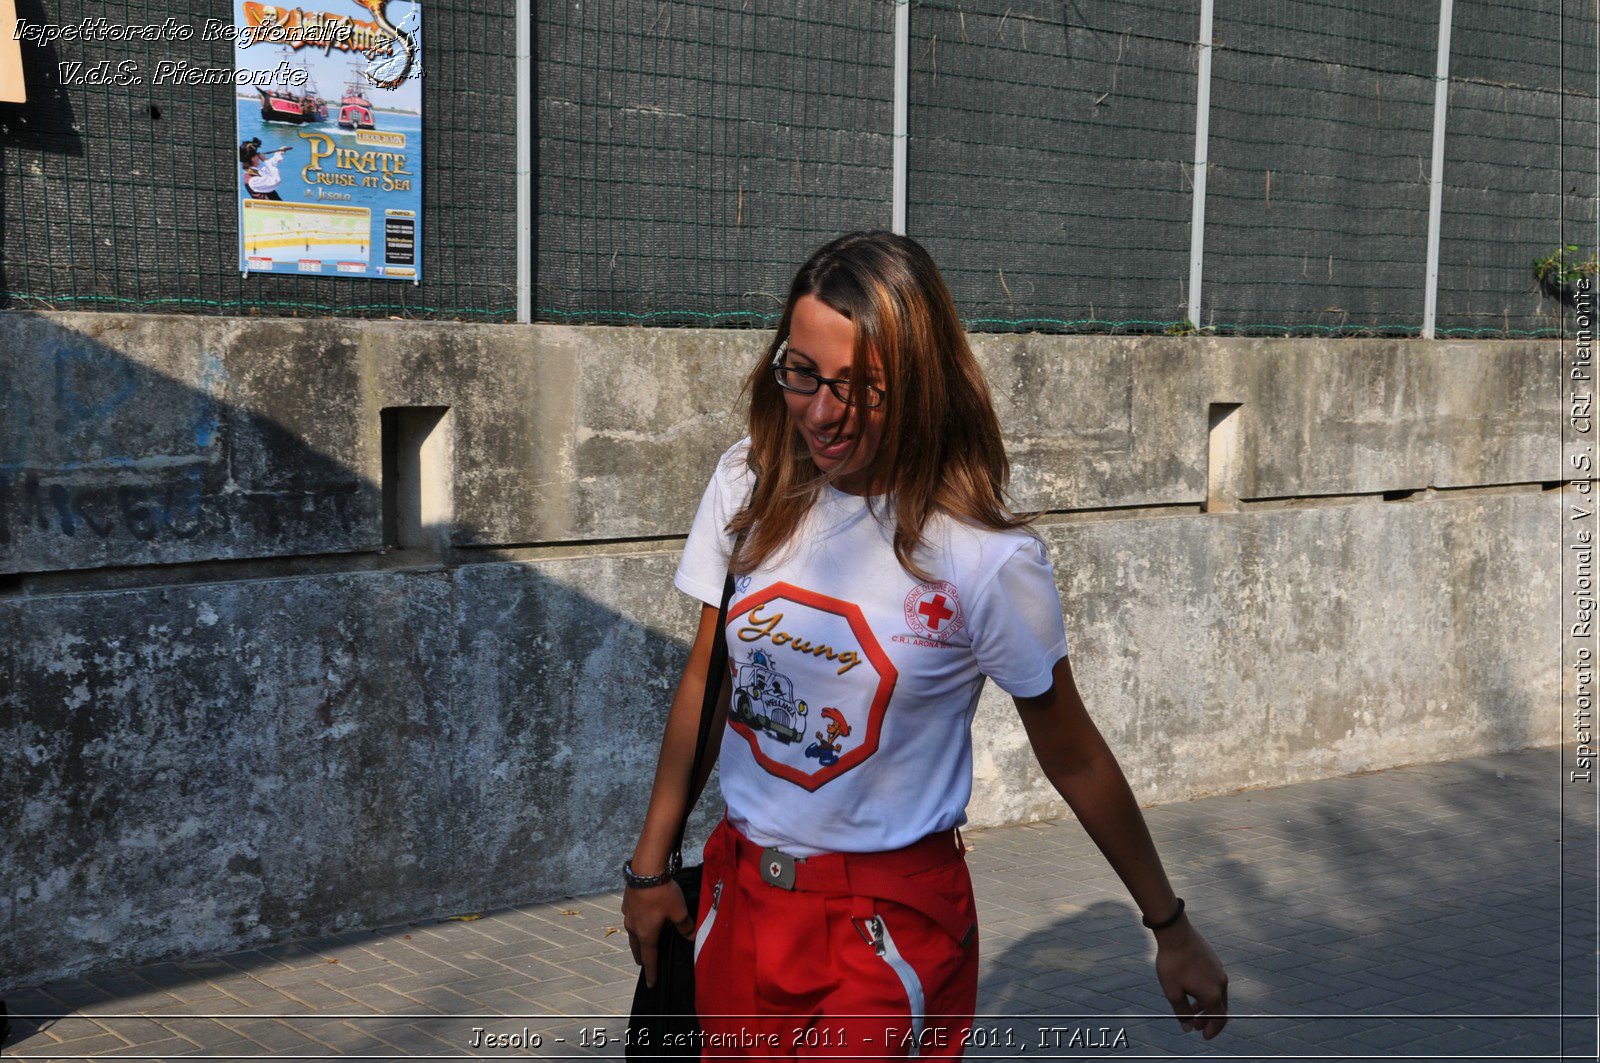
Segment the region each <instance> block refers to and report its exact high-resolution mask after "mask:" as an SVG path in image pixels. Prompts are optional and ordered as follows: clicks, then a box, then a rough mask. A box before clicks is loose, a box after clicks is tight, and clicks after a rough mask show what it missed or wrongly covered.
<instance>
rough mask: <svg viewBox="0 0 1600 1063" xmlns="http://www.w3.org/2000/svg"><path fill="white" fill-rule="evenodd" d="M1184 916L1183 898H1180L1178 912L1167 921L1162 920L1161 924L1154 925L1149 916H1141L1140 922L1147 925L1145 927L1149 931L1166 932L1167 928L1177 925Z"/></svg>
mask: <svg viewBox="0 0 1600 1063" xmlns="http://www.w3.org/2000/svg"><path fill="white" fill-rule="evenodd" d="M1182 915H1183V898H1182V897H1179V898H1178V910H1177V911H1175V912H1173V913H1172V914H1171V915H1169V916H1167V917H1166V918H1165V919H1163V920H1161V922H1159V923H1152V922H1151V921H1150V917H1149V916H1148V915H1141V916H1140V917H1139V922H1141V923H1143V924H1144V925H1145V927H1146V928H1147V929H1150V930H1165V929H1166V928H1167V927H1169V926H1171V925H1172V924H1173V923H1176V922H1177V921H1178V920H1179V918H1181V917H1182Z"/></svg>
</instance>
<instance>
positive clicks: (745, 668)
mask: <svg viewBox="0 0 1600 1063" xmlns="http://www.w3.org/2000/svg"><path fill="white" fill-rule="evenodd" d="M728 670H729V673H730V676H731V679H732V694H731V697H730V699H729V709H728V726H730V727H732V728H733V729H734V730H735V731H737V732H738V733H739V734H741V735H743V736H744V739H745V741H746V742H748V743H749V744H750V752H751V753H752V754H753V755H754V756H755V759H756V762H757V763H758V764H760V765H761V767H762V768H763V769H765V770H766V771H767V772H769V773H771V774H773V775H776V776H777V777H779V778H780V779H787V780H789V781H790V782H792V783H794V784H795V785H796V786H800V787H803V788H804V789H806V790H810V791H813V792H815V791H816V790H818V789H819V788H821V787H822V786H824V785H826V784H827V783H829V782H832V781H833V780H834V779H837V778H838V777H839V776H841V775H843V774H844V773H845V772H847V771H849V770H850V769H851V768H854V767H856V766H857V765H859V764H861V763H862V762H863V761H865V760H866V759H867V758H868V757H871V756H872V755H873V754H874V753H876V752H877V751H878V740H879V737H880V735H881V733H882V730H883V716H884V713H885V711H887V709H888V707H889V699H890V697H891V696H892V695H893V694H894V687H895V683H896V682H897V681H898V680H899V678H900V674H899V672H898V671H896V669H895V667H894V665H893V664H891V663H890V661H889V656H888V654H886V653H884V652H883V648H882V647H881V646H879V645H878V640H877V638H876V636H874V635H873V633H872V628H871V627H869V626H868V625H867V621H866V617H864V616H863V615H862V613H861V609H860V607H859V606H857V605H855V604H853V603H851V602H846V601H841V600H839V599H838V598H830V597H828V596H827V595H825V594H817V593H815V592H814V591H808V590H805V589H804V588H801V587H796V586H794V585H793V584H789V583H774V584H772V585H770V586H767V587H763V588H762V589H760V590H758V591H757V592H756V593H754V594H752V595H750V596H749V597H747V598H742V599H740V600H739V601H737V602H735V603H733V604H732V605H730V606H729V607H728Z"/></svg>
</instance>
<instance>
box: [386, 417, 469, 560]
mask: <svg viewBox="0 0 1600 1063" xmlns="http://www.w3.org/2000/svg"><path fill="white" fill-rule="evenodd" d="M380 417H381V419H382V428H383V545H384V548H385V549H386V550H417V551H424V552H426V553H427V554H430V555H432V556H434V557H442V556H443V554H444V551H445V549H446V547H447V546H448V545H449V536H450V524H451V517H452V512H453V502H454V498H453V495H454V492H453V491H452V484H451V471H452V468H453V466H454V460H453V455H454V441H453V427H454V418H453V417H452V416H451V412H450V407H448V406H391V407H388V408H387V409H384V410H383V411H382V412H381V413H380Z"/></svg>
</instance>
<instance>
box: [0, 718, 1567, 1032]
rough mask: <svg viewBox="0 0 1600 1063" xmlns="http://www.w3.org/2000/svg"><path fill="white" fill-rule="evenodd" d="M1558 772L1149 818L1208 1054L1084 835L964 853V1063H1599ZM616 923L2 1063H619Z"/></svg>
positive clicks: (1554, 758) (188, 1001)
mask: <svg viewBox="0 0 1600 1063" xmlns="http://www.w3.org/2000/svg"><path fill="white" fill-rule="evenodd" d="M1567 756H1568V761H1567V763H1568V764H1570V754H1567ZM1562 757H1563V753H1562V751H1561V750H1559V749H1556V748H1553V747H1552V748H1545V749H1534V750H1528V751H1525V752H1520V753H1513V754H1504V755H1499V756H1492V757H1480V758H1475V759H1471V760H1460V761H1454V762H1449V763H1443V764H1431V765H1419V766H1416V767H1409V768H1398V769H1394V770H1391V771H1384V772H1375V773H1366V774H1361V775H1355V776H1349V777H1346V778H1341V779H1330V780H1325V781H1319V782H1311V783H1304V784H1300V785H1295V786H1287V787H1280V788H1277V789H1272V790H1250V791H1244V792H1241V793H1236V794H1229V795H1226V796H1222V797H1213V798H1207V799H1204V800H1200V801H1192V802H1186V803H1182V804H1176V805H1167V806H1162V807H1158V808H1152V809H1148V810H1146V816H1147V818H1148V820H1149V822H1150V825H1151V829H1152V830H1153V831H1154V833H1155V835H1156V839H1157V844H1158V846H1159V848H1160V850H1161V854H1162V857H1163V859H1164V860H1165V862H1166V864H1167V867H1168V870H1169V872H1170V873H1171V875H1172V877H1173V879H1174V881H1175V883H1176V884H1177V886H1178V890H1179V892H1180V893H1181V894H1182V895H1183V896H1184V897H1185V898H1187V901H1188V906H1189V911H1190V912H1191V913H1192V915H1193V917H1194V920H1195V922H1196V924H1197V925H1198V926H1200V927H1201V928H1202V930H1203V931H1204V932H1205V934H1206V935H1207V937H1208V938H1209V940H1210V941H1211V942H1212V944H1213V945H1214V946H1215V947H1216V949H1217V951H1218V953H1219V954H1220V955H1221V956H1222V959H1223V961H1224V963H1225V964H1227V966H1228V970H1229V976H1230V980H1231V984H1230V987H1229V995H1230V999H1231V1005H1232V1011H1233V1012H1234V1014H1235V1016H1236V1018H1235V1019H1234V1020H1233V1021H1232V1022H1231V1023H1230V1024H1229V1026H1228V1028H1227V1030H1225V1031H1224V1033H1223V1034H1222V1036H1221V1037H1220V1038H1218V1039H1216V1040H1214V1041H1211V1042H1202V1041H1201V1040H1200V1039H1199V1038H1198V1037H1197V1036H1196V1035H1193V1034H1190V1035H1188V1036H1183V1035H1180V1034H1179V1033H1178V1030H1177V1025H1176V1023H1175V1022H1174V1021H1173V1019H1172V1018H1171V1015H1170V1012H1169V1011H1168V1009H1167V1006H1166V1002H1165V1001H1164V1000H1163V999H1162V997H1161V995H1160V993H1159V991H1158V989H1157V986H1156V982H1155V977H1154V973H1153V967H1152V963H1151V961H1152V959H1153V955H1154V949H1153V945H1152V942H1151V940H1150V935H1149V933H1148V932H1147V931H1145V930H1144V929H1143V928H1142V927H1140V926H1139V924H1138V918H1137V913H1136V912H1135V911H1134V909H1133V907H1132V905H1131V903H1130V902H1129V900H1128V898H1127V894H1126V892H1125V891H1124V890H1123V889H1122V887H1121V885H1120V883H1118V882H1117V881H1116V879H1115V877H1114V876H1113V875H1112V874H1111V873H1110V871H1109V869H1108V868H1107V867H1106V865H1105V863H1104V861H1103V860H1102V859H1101V858H1100V856H1099V853H1098V852H1097V851H1096V850H1095V848H1094V846H1093V845H1092V844H1091V843H1090V842H1089V841H1088V840H1087V838H1086V837H1085V836H1084V833H1083V831H1082V829H1081V828H1080V827H1079V826H1078V825H1077V824H1076V823H1075V822H1073V821H1071V820H1063V821H1059V822H1054V823H1044V824H1035V825H1030V826H1024V827H1009V828H1002V829H993V830H987V831H973V832H970V833H968V835H967V840H968V843H969V844H970V845H971V846H972V849H973V851H972V853H971V854H970V861H971V867H972V870H973V877H974V879H975V881H976V884H977V892H978V905H979V909H980V916H981V926H982V935H983V938H982V949H983V961H982V963H983V967H982V970H983V974H982V983H981V989H980V992H979V1010H980V1012H983V1013H985V1014H986V1016H987V1017H984V1018H980V1020H979V1024H978V1027H977V1033H978V1041H980V1042H982V1043H981V1044H977V1043H975V1045H974V1047H973V1048H972V1049H969V1051H968V1053H967V1055H968V1058H969V1059H974V1058H995V1057H1004V1058H1050V1057H1056V1058H1066V1057H1072V1058H1079V1057H1092V1056H1119V1057H1122V1058H1142V1059H1150V1058H1166V1057H1170V1056H1186V1055H1197V1056H1208V1055H1209V1056H1231V1057H1233V1058H1241V1057H1243V1058H1267V1057H1277V1058H1281V1057H1283V1056H1287V1055H1292V1056H1298V1057H1300V1058H1324V1057H1342V1058H1358V1059H1369V1058H1372V1059H1375V1058H1384V1057H1391V1058H1393V1057H1402V1056H1404V1057H1411V1058H1416V1057H1421V1056H1432V1057H1435V1058H1448V1059H1466V1058H1487V1057H1494V1058H1499V1059H1507V1058H1516V1059H1520V1058H1533V1057H1544V1058H1550V1057H1552V1056H1554V1055H1556V1054H1558V1053H1565V1054H1570V1058H1589V1059H1593V1058H1595V1055H1594V1053H1595V1020H1594V1018H1593V1016H1594V1009H1595V1005H1596V997H1595V978H1594V971H1595V961H1596V954H1595V942H1596V927H1595V922H1594V918H1593V917H1594V904H1595V866H1596V864H1595V844H1594V839H1595V808H1594V790H1593V788H1592V787H1590V788H1582V787H1576V786H1568V787H1567V788H1566V791H1565V794H1563V789H1562V787H1563V783H1562V779H1563V772H1562V768H1563V760H1562ZM1563 798H1564V799H1565V804H1566V809H1565V821H1564V822H1563V814H1562V801H1563ZM1563 837H1565V839H1566V841H1565V844H1564V845H1563V843H1562V839H1563ZM1563 855H1564V857H1565V872H1563V871H1562V870H1561V866H1562V865H1561V860H1562V858H1563ZM617 907H618V896H617V895H616V894H614V893H608V894H599V895H595V896H591V897H581V898H574V899H571V900H565V901H560V902H556V903H551V904H537V905H529V906H526V907H520V908H514V909H509V910H505V911H498V912H491V913H487V914H484V915H482V916H481V918H469V919H456V920H439V921H428V922H421V923H416V924H409V925H405V926H398V927H389V928H385V929H381V930H375V931H362V932H357V933H348V934H341V935H338V936H336V937H332V938H325V939H319V940H315V941H302V942H297V943H293V944H288V945H280V946H276V947H272V948H266V949H258V950H254V951H251V952H244V953H238V954H235V955H230V956H222V957H217V958H215V959H206V960H195V961H187V962H182V963H160V964H153V965H150V966H145V967H139V968H135V969H132V970H124V971H118V972H114V973H106V974H94V975H89V976H87V977H84V978H80V979H72V980H66V981H60V982H52V983H50V984H47V985H43V986H40V987H38V988H35V989H29V990H21V991H14V992H10V993H7V994H6V995H5V996H6V1001H7V1003H8V1005H9V1006H10V1009H11V1011H12V1013H13V1015H14V1016H15V1015H17V1014H18V1013H37V1014H39V1015H42V1016H45V1017H42V1018H32V1019H24V1018H13V1022H12V1025H13V1031H12V1035H11V1039H10V1041H9V1042H8V1043H7V1044H6V1045H5V1046H4V1047H3V1052H0V1054H3V1055H4V1056H6V1057H7V1058H11V1057H15V1058H19V1059H23V1058H31V1059H85V1058H105V1059H112V1058H144V1059H152V1058H154V1059H166V1058H177V1057H182V1056H208V1057H210V1058H213V1059H216V1058H226V1059H245V1058H251V1057H271V1058H278V1059H310V1058H329V1057H351V1058H367V1059H387V1058H395V1057H418V1056H433V1057H436V1058H437V1057H445V1056H456V1057H469V1058H487V1057H506V1056H515V1057H519V1058H520V1057H525V1056H533V1057H539V1058H546V1059H553V1058H561V1057H577V1058H600V1057H608V1056H609V1057H613V1058H614V1057H618V1056H620V1055H621V1052H622V1049H621V1045H620V1042H618V1041H617V1040H616V1038H617V1037H618V1036H619V1035H620V1033H621V1031H622V1030H623V1029H624V1028H625V1026H626V1020H625V1018H622V1016H625V1015H626V1013H627V1009H628V1005H629V1001H630V998H631V994H632V987H633V982H634V979H635V977H636V972H637V969H636V968H635V967H634V966H633V965H632V962H631V961H630V959H629V955H628V948H627V940H626V936H625V935H624V934H623V933H622V932H621V930H620V922H621V918H620V916H619V914H618V911H617ZM1563 915H1564V921H1563ZM1563 957H1564V959H1565V968H1566V971H1567V972H1568V977H1567V981H1566V985H1565V986H1563V982H1562V977H1561V975H1562V964H1563ZM1563 995H1565V1000H1564V1001H1563ZM1563 1006H1564V1007H1565V1010H1566V1012H1567V1013H1569V1014H1571V1013H1578V1014H1579V1015H1583V1014H1585V1013H1587V1015H1588V1016H1589V1017H1587V1018H1580V1019H1576V1020H1574V1019H1570V1018H1569V1019H1568V1020H1566V1021H1563V1020H1562V1019H1561V1018H1560V1017H1559V1016H1560V1014H1561V1012H1562V1010H1563ZM597 1028H603V1029H604V1033H603V1034H602V1035H600V1036H598V1037H597V1036H596V1034H595V1033H594V1032H593V1031H594V1030H596V1029H597ZM584 1031H588V1032H587V1033H585V1032H584ZM534 1038H538V1039H539V1041H540V1043H539V1044H538V1046H537V1047H532V1048H529V1047H525V1046H526V1044H527V1043H528V1042H530V1041H532V1040H533V1039H534ZM558 1039H559V1040H558ZM475 1044H478V1045H479V1047H476V1048H475V1047H474V1045H475ZM597 1045H598V1047H596V1046H597Z"/></svg>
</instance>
